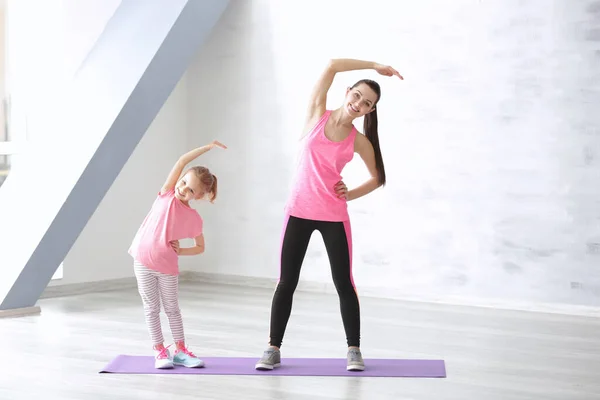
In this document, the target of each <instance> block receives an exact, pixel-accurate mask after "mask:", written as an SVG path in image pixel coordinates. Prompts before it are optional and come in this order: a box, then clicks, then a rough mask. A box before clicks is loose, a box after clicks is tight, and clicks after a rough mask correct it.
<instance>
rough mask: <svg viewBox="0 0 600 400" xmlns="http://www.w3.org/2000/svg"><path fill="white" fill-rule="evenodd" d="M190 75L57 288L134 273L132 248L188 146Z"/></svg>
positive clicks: (120, 178) (77, 244)
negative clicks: (141, 225) (136, 235)
mask: <svg viewBox="0 0 600 400" xmlns="http://www.w3.org/2000/svg"><path fill="white" fill-rule="evenodd" d="M186 112H187V78H186V76H185V75H184V76H183V77H182V79H181V80H180V82H179V83H178V84H177V87H176V88H175V90H174V91H173V92H172V94H171V96H170V97H169V99H168V100H167V101H166V102H165V104H164V106H163V108H162V109H161V111H160V112H159V114H158V115H157V116H156V119H155V120H154V121H153V123H152V125H151V126H150V127H149V128H148V131H147V132H146V134H145V136H144V138H143V139H142V140H141V141H140V143H139V145H138V146H137V148H136V149H135V151H134V153H133V154H132V156H131V158H130V159H129V160H128V162H127V164H126V165H125V167H124V168H123V170H122V171H121V173H120V174H119V176H118V178H117V179H116V180H115V182H114V184H113V185H112V186H111V188H110V190H109V191H108V192H107V193H106V196H105V197H104V199H103V200H102V202H101V203H100V205H99V206H98V208H97V210H96V212H95V213H94V215H93V216H92V218H91V219H90V221H89V222H88V224H87V225H86V227H85V229H84V230H83V232H82V233H81V235H80V236H79V238H78V239H77V241H76V242H75V244H74V246H73V247H72V248H71V250H70V251H69V254H68V255H67V257H66V258H65V261H64V277H63V279H62V280H60V281H55V282H52V286H57V285H65V284H73V283H85V282H95V281H103V280H110V279H119V278H127V277H132V276H133V267H132V261H131V257H130V256H129V254H128V253H127V249H128V248H129V245H130V243H131V240H132V239H133V237H134V235H135V232H136V231H137V229H138V227H139V225H140V224H141V223H142V221H143V219H144V217H145V216H146V214H147V212H148V211H149V210H150V206H151V205H152V202H153V201H154V199H155V198H156V195H157V193H158V191H159V190H160V187H161V185H162V183H163V182H164V179H165V178H166V176H167V174H168V172H169V170H170V169H171V167H172V166H173V163H174V162H175V161H176V160H177V158H178V157H179V156H180V155H181V154H183V152H184V151H185V150H186V139H187V137H186V129H187V124H186Z"/></svg>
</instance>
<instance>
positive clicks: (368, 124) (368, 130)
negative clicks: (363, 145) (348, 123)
mask: <svg viewBox="0 0 600 400" xmlns="http://www.w3.org/2000/svg"><path fill="white" fill-rule="evenodd" d="M361 83H364V84H365V85H367V86H369V87H370V88H371V89H372V90H373V91H374V92H375V94H376V95H377V101H375V104H373V108H374V109H373V111H371V112H370V113H368V114H366V115H365V123H364V131H365V136H366V137H367V139H369V141H370V142H371V144H372V145H373V150H375V167H376V168H377V180H378V182H379V184H380V185H382V186H384V185H385V167H384V166H383V157H382V156H381V148H380V147H379V134H378V133H377V103H378V102H379V100H380V99H381V87H379V84H378V83H377V82H375V81H372V80H370V79H361V80H360V81H358V82H356V83H355V84H354V85H353V86H352V89H354V88H355V87H357V86H358V85H360V84H361Z"/></svg>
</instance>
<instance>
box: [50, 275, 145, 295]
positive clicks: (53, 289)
mask: <svg viewBox="0 0 600 400" xmlns="http://www.w3.org/2000/svg"><path fill="white" fill-rule="evenodd" d="M136 286H137V283H136V280H135V277H128V278H120V279H108V280H104V281H97V282H83V283H67V284H64V285H52V286H48V287H47V288H46V290H44V292H43V293H42V295H41V296H40V299H48V298H52V297H64V296H75V295H78V294H87V293H95V292H110V291H113V290H121V289H131V288H135V287H136Z"/></svg>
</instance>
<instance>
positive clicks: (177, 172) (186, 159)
mask: <svg viewBox="0 0 600 400" xmlns="http://www.w3.org/2000/svg"><path fill="white" fill-rule="evenodd" d="M215 147H220V148H222V149H226V148H227V146H225V145H224V144H223V143H221V142H219V141H217V140H214V141H213V142H212V143H210V144H207V145H206V146H202V147H198V148H196V149H194V150H192V151H189V152H187V153H185V154H184V155H182V156H181V157H179V160H177V162H176V163H175V165H174V166H173V168H172V169H171V172H169V176H168V177H167V180H166V181H165V183H164V184H163V186H162V188H161V190H160V193H161V194H165V193H167V192H168V191H169V190H171V189H173V188H174V187H175V185H176V184H177V181H178V180H179V177H180V176H181V173H182V172H183V169H184V168H185V166H186V165H188V164H189V163H191V162H192V161H194V160H195V159H196V158H198V157H200V156H201V155H202V154H204V153H206V152H207V151H209V150H211V149H213V148H215Z"/></svg>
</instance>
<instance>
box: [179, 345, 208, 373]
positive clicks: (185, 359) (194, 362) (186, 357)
mask: <svg viewBox="0 0 600 400" xmlns="http://www.w3.org/2000/svg"><path fill="white" fill-rule="evenodd" d="M173 364H175V365H181V366H184V367H187V368H201V367H204V361H202V360H201V359H199V358H198V357H196V355H195V354H194V353H192V352H191V351H189V350H188V349H187V348H185V347H184V348H182V349H177V350H175V355H174V356H173Z"/></svg>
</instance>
